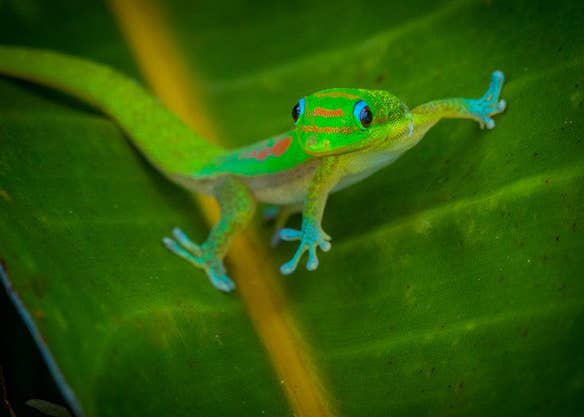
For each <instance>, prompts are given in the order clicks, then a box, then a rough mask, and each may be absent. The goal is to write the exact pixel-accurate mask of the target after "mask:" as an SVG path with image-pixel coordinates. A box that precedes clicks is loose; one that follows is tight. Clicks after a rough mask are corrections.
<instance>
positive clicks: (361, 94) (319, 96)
mask: <svg viewBox="0 0 584 417" xmlns="http://www.w3.org/2000/svg"><path fill="white" fill-rule="evenodd" d="M292 118H293V119H294V124H295V125H296V136H297V138H298V140H299V143H300V146H301V148H302V149H303V150H304V151H305V152H306V153H308V154H310V155H314V156H328V155H338V154H343V153H349V152H355V151H361V150H364V149H367V148H373V147H375V146H376V145H379V144H380V143H382V142H383V141H384V140H385V139H386V138H388V137H389V135H390V134H392V133H393V132H395V131H396V130H404V131H408V129H411V127H412V126H411V120H412V119H411V115H410V112H409V110H408V108H407V107H406V106H405V104H403V103H402V102H401V101H400V100H399V99H398V98H397V97H395V96H394V95H393V94H390V93H388V92H387V91H382V90H363V89H356V88H334V89H330V90H322V91H318V92H316V93H314V94H311V95H309V96H306V97H304V98H301V99H300V100H299V101H298V103H296V105H295V106H294V107H293V109H292Z"/></svg>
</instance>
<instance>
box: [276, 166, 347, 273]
mask: <svg viewBox="0 0 584 417" xmlns="http://www.w3.org/2000/svg"><path fill="white" fill-rule="evenodd" d="M341 165H342V164H341V159H340V157H337V156H330V157H326V158H323V160H322V163H321V165H320V166H319V167H318V169H317V170H316V173H315V174H314V177H313V179H312V181H311V182H310V186H309V187H308V193H307V195H306V200H305V202H304V209H303V211H302V227H301V229H300V230H296V229H288V228H287V229H282V230H281V231H280V238H281V239H282V240H286V241H296V240H299V241H300V244H299V245H298V249H296V253H295V254H294V256H293V257H292V259H290V260H289V261H288V262H286V263H285V264H283V265H282V266H281V267H280V272H282V274H284V275H289V274H291V273H292V272H294V271H295V270H296V267H297V266H298V262H299V261H300V258H301V257H302V255H303V254H304V252H307V251H308V261H307V262H306V269H308V270H309V271H314V270H315V269H316V268H317V267H318V257H317V255H316V249H317V247H318V248H320V249H321V250H322V251H323V252H328V251H329V250H330V248H331V243H330V240H331V238H330V236H329V235H327V234H326V233H325V232H324V231H323V230H322V227H321V221H322V215H323V213H324V207H325V205H326V200H327V197H328V194H329V192H330V191H331V190H332V188H333V187H334V186H335V185H336V184H337V182H338V180H339V178H340V174H341Z"/></svg>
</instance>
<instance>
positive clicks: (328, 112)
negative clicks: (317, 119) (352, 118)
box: [312, 107, 343, 117]
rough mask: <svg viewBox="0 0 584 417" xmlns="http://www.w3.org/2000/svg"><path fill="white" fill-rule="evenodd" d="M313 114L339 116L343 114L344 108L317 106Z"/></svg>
mask: <svg viewBox="0 0 584 417" xmlns="http://www.w3.org/2000/svg"><path fill="white" fill-rule="evenodd" d="M312 115H313V116H321V117H339V116H342V115H343V109H335V110H331V109H325V108H322V107H316V108H315V109H314V110H313V111H312Z"/></svg>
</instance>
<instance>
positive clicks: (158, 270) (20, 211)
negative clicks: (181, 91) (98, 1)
mask: <svg viewBox="0 0 584 417" xmlns="http://www.w3.org/2000/svg"><path fill="white" fill-rule="evenodd" d="M55 3H57V4H59V6H57V7H55V6H51V7H49V6H41V3H40V2H39V3H30V5H34V6H30V7H29V8H28V9H27V8H26V7H24V8H17V7H16V6H14V8H12V9H10V10H11V13H12V14H8V13H7V14H5V15H3V16H5V17H3V18H2V23H6V26H4V27H7V28H8V29H2V32H1V33H2V36H3V39H6V40H9V41H11V42H12V43H20V44H31V45H43V46H49V47H52V48H54V49H59V50H63V51H67V52H73V53H77V54H79V55H82V56H86V57H88V58H93V59H100V60H102V61H104V62H108V63H110V64H112V65H114V66H117V67H118V68H122V69H123V70H125V71H126V72H130V73H132V74H135V75H137V72H136V71H137V70H135V69H134V66H133V64H132V62H131V60H130V58H129V54H128V52H127V50H126V49H125V48H126V47H124V46H123V44H122V41H121V39H120V38H119V36H118V35H117V32H116V29H115V26H114V24H113V22H112V20H111V19H110V18H109V16H108V12H107V10H105V9H102V8H101V7H97V6H95V7H93V8H90V9H81V8H80V6H73V5H71V4H66V2H55ZM14 4H16V3H14ZM164 4H165V5H167V14H168V18H169V21H170V22H172V27H173V29H174V31H175V32H176V34H177V38H178V40H179V44H180V45H181V48H182V49H181V50H182V51H183V52H184V54H185V56H186V57H187V58H188V59H189V62H190V63H191V67H192V69H193V72H194V73H195V72H196V73H197V75H198V77H199V78H201V77H202V79H203V85H202V87H203V89H204V92H205V95H206V100H208V102H209V106H210V109H211V110H212V111H211V112H210V113H211V114H212V115H213V118H214V119H213V120H214V121H215V123H216V124H217V126H218V130H219V131H220V132H221V133H222V134H223V136H224V137H225V138H227V139H228V141H229V143H232V144H233V145H236V144H237V145H241V144H244V143H249V142H252V141H254V140H257V139H261V138H263V137H266V136H268V135H271V134H273V133H275V132H278V131H283V130H285V129H287V128H288V127H289V124H290V121H289V110H290V108H291V105H292V104H293V103H294V102H295V101H296V99H297V98H298V97H299V96H302V95H304V94H306V93H308V92H310V91H313V90H316V89H321V88H326V87H333V86H359V87H364V88H387V89H390V90H391V91H393V92H394V93H396V94H397V95H398V96H400V97H401V98H403V99H404V101H406V102H407V103H408V104H410V105H412V106H413V105H416V104H419V103H422V102H424V101H426V100H429V99H433V98H439V97H444V96H452V95H456V96H461V95H462V96H475V95H478V94H480V93H482V91H483V90H484V88H485V87H486V85H487V83H488V79H489V74H490V72H491V71H492V70H494V69H497V68H499V69H501V70H503V71H504V72H505V73H506V75H507V78H508V82H507V84H506V86H505V88H504V92H503V95H504V97H505V99H506V100H507V102H508V104H509V108H508V111H507V112H506V113H505V114H503V115H501V116H499V117H497V119H496V122H497V127H496V128H495V129H494V130H493V131H488V132H485V131H480V130H479V129H478V127H477V126H476V124H475V123H472V122H469V121H446V122H442V123H440V124H439V125H438V126H437V127H436V128H434V129H433V130H432V131H431V132H430V133H429V134H428V135H427V137H426V139H425V140H424V142H422V143H421V144H420V145H418V146H417V147H416V148H414V149H413V150H412V151H410V152H409V153H408V154H407V155H405V156H404V157H403V158H402V159H401V160H399V161H398V162H396V163H395V164H394V165H393V166H391V167H389V168H387V169H385V170H383V171H382V172H380V173H378V174H376V175H375V176H373V177H371V178H370V179H368V180H367V181H366V182H364V183H362V184H360V185H358V186H355V187H353V188H351V189H348V190H346V191H343V192H342V193H339V194H337V195H334V196H333V197H331V199H330V202H329V204H328V207H327V212H326V214H325V221H324V227H325V230H327V232H329V233H330V234H331V235H332V236H333V238H334V245H333V250H332V251H331V252H330V253H328V254H326V255H323V256H322V257H321V266H320V268H319V270H318V271H316V272H313V273H308V272H304V271H299V272H297V273H296V274H295V275H293V276H291V277H286V278H282V280H281V281H280V283H281V286H282V292H283V293H284V295H285V297H286V299H287V301H288V302H287V306H288V308H289V312H288V314H290V316H291V317H293V318H295V320H296V321H297V323H298V329H299V332H300V334H301V335H302V337H303V339H304V341H305V342H306V343H307V344H308V346H309V349H308V350H309V351H310V352H311V354H312V355H313V363H314V365H315V366H316V368H317V371H318V374H319V375H320V376H321V378H322V384H323V387H324V389H325V390H326V391H327V392H328V396H329V397H330V398H331V401H332V402H333V403H334V406H335V407H334V408H335V409H336V412H337V414H338V415H341V416H385V415H412V416H418V415H425V414H432V415H469V416H470V415H473V416H476V415H488V416H494V415H500V416H509V415H554V416H555V415H579V414H582V413H583V412H584V406H583V404H582V402H581V398H582V397H584V355H583V354H582V347H583V341H584V316H583V312H584V283H583V281H582V277H583V276H584V273H583V271H584V258H583V256H582V252H583V251H584V240H583V237H582V227H581V223H582V220H581V219H582V216H583V215H584V201H583V197H584V182H583V177H584V150H583V146H584V144H583V143H582V137H583V135H584V127H583V123H584V117H583V116H584V114H583V102H584V93H583V90H582V86H583V85H584V72H583V68H584V50H583V35H584V30H583V29H582V27H583V25H582V23H583V22H584V11H583V9H582V7H581V6H579V5H577V3H576V2H561V1H559V2H554V3H553V4H552V3H550V2H533V1H514V2H503V1H501V2H497V1H492V2H483V3H479V2H466V1H455V2H445V1H443V2H429V1H427V0H413V1H410V2H407V4H404V5H403V6H396V5H391V4H388V2H387V1H378V2H368V3H367V4H358V3H355V2H354V1H353V2H335V3H334V6H333V5H332V4H326V5H325V4H318V2H294V3H285V4H278V3H276V2H270V3H266V4H262V5H256V6H254V7H253V8H250V7H249V6H248V5H247V4H245V2H241V3H238V2H235V1H234V2H232V4H230V5H229V6H227V5H226V4H224V3H217V2H212V3H209V4H206V5H200V4H198V5H196V6H193V5H191V3H190V2H186V1H178V0H175V1H172V2H165V3H164ZM53 7H54V8H53ZM30 10H34V13H32V12H30ZM61 19H62V20H63V21H64V22H68V23H67V24H61V25H59V23H58V22H59V21H60V20H61ZM71 22H75V23H71ZM55 24H56V25H59V26H60V28H61V30H60V31H54V32H51V31H48V32H47V28H49V27H52V26H54V25H55ZM91 27H99V30H100V34H99V36H97V35H95V34H93V33H94V32H93V31H91V30H85V29H86V28H91ZM18 28H26V30H22V29H20V30H19V29H18ZM47 33H50V37H49V39H47V38H45V36H47V35H46V34H47ZM55 33H57V34H55ZM0 91H1V93H0V96H1V97H6V98H7V99H5V100H2V103H1V104H0V189H1V191H4V192H3V193H2V194H1V195H0V197H2V198H0V210H1V212H0V213H1V215H0V255H1V256H2V258H3V259H4V262H5V263H6V265H7V267H8V268H7V269H8V275H9V277H10V279H11V281H12V282H13V284H14V288H16V289H17V290H18V293H19V294H20V297H21V298H22V300H23V302H24V304H25V306H26V307H27V309H28V310H29V311H30V312H31V313H32V316H33V318H34V322H35V324H36V326H38V328H39V329H40V330H41V331H42V333H43V335H44V339H45V341H46V343H47V346H48V348H49V349H50V351H51V352H52V354H53V356H54V358H55V359H56V362H57V364H58V366H59V367H60V369H61V371H62V373H63V375H64V378H65V380H66V381H67V382H68V384H69V385H70V386H71V387H72V389H73V391H74V393H75V395H76V396H77V398H78V400H79V402H80V404H81V406H82V407H83V410H84V412H85V414H87V415H90V416H94V415H95V416H102V415H104V416H107V415H116V416H117V415H173V416H178V415H209V416H214V415H221V416H227V415H262V412H264V413H265V414H266V415H274V416H280V415H292V413H293V411H291V409H290V408H289V405H288V404H287V403H286V402H285V399H284V396H283V395H282V391H281V384H280V381H277V379H276V377H275V374H274V373H273V371H271V369H270V361H271V359H270V358H269V357H268V355H267V354H266V351H265V350H264V349H263V347H262V346H261V343H260V342H259V339H258V338H257V337H256V336H255V332H254V329H253V326H252V324H251V321H250V320H249V318H248V315H247V312H246V310H245V308H243V307H242V305H241V302H240V299H239V298H238V297H237V296H233V297H231V296H229V297H225V296H224V295H222V294H219V293H217V292H216V291H214V290H213V289H212V288H211V287H210V286H209V285H208V283H207V282H206V279H205V278H204V275H203V274H202V273H200V272H199V271H195V270H193V269H192V268H189V266H188V265H186V264H183V263H181V262H179V260H176V259H174V258H172V257H171V256H170V255H168V254H167V253H166V252H165V251H164V248H162V247H161V245H160V243H159V238H160V237H161V236H163V235H165V234H166V233H167V232H168V231H169V230H170V228H171V227H173V226H174V225H181V226H183V228H185V229H187V230H189V232H190V234H191V235H193V237H195V238H196V239H198V240H202V239H203V238H204V234H205V229H206V227H205V225H204V224H203V222H202V221H201V220H200V216H199V215H197V214H196V211H195V208H194V207H193V204H192V203H191V200H190V198H189V197H188V195H187V194H186V193H185V192H182V191H180V190H178V189H176V188H175V187H174V186H172V185H170V184H169V183H167V182H166V181H165V180H163V179H162V178H161V177H160V176H159V174H157V173H156V172H154V171H153V170H152V169H151V168H150V167H149V166H147V164H146V163H145V162H144V161H143V160H142V159H141V158H140V157H138V156H136V154H135V153H134V152H133V151H132V149H131V147H130V146H129V145H128V144H127V143H126V142H124V140H123V136H122V135H121V134H120V132H119V131H118V130H117V129H116V128H115V127H114V125H113V124H111V123H110V122H109V121H107V119H105V118H104V117H102V116H100V115H97V114H94V113H92V112H91V111H90V110H88V109H86V108H85V107H83V106H80V105H79V104H77V103H73V102H71V101H69V100H66V99H64V98H63V97H61V96H59V95H55V94H49V93H47V92H46V91H45V90H39V89H36V88H31V87H30V86H28V85H25V84H21V83H13V82H12V81H2V83H1V84H0ZM347 219H351V221H350V222H348V221H347ZM263 234H264V237H265V240H266V242H267V240H268V239H269V234H270V230H269V229H267V228H265V229H264V233H263ZM292 250H293V248H292V247H290V246H288V245H283V246H282V247H280V248H278V249H277V250H276V251H275V252H274V258H275V259H274V260H269V259H266V260H262V262H269V263H270V264H272V265H273V268H274V270H276V268H277V265H278V264H279V263H281V262H284V261H285V260H286V259H287V257H289V256H290V254H291V252H292ZM244 278H245V277H241V279H244Z"/></svg>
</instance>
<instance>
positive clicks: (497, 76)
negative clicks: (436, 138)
mask: <svg viewBox="0 0 584 417" xmlns="http://www.w3.org/2000/svg"><path fill="white" fill-rule="evenodd" d="M504 82H505V76H504V75H503V73H502V72H501V71H498V70H497V71H494V72H493V74H492V75H491V84H489V88H488V89H487V92H486V93H485V94H483V96H482V97H481V98H479V99H466V100H467V102H468V106H469V107H468V111H469V112H470V114H472V116H473V118H474V119H475V120H476V121H478V122H479V124H480V126H481V129H482V128H484V127H485V126H486V127H487V129H492V128H494V127H495V121H494V120H493V119H492V118H491V117H490V116H494V115H495V114H499V113H502V112H503V111H505V108H506V107H507V103H506V102H505V100H499V96H500V95H501V89H502V88H503V83H504Z"/></svg>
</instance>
